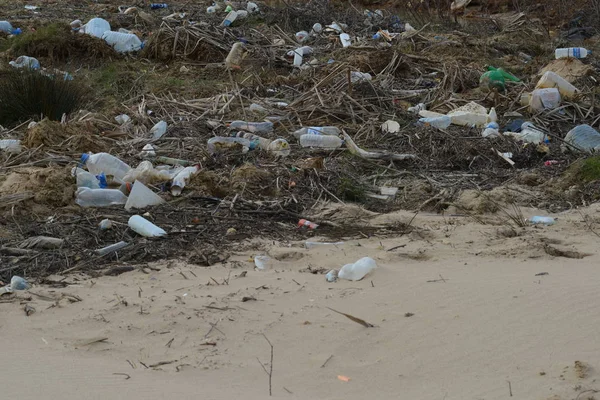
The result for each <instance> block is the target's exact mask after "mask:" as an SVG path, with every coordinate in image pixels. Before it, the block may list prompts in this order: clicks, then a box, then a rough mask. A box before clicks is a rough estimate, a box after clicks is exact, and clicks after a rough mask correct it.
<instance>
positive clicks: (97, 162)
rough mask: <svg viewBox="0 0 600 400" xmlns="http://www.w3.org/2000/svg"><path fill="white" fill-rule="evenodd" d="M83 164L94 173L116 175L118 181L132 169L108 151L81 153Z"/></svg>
mask: <svg viewBox="0 0 600 400" xmlns="http://www.w3.org/2000/svg"><path fill="white" fill-rule="evenodd" d="M81 164H82V165H84V166H85V167H86V168H87V170H88V171H90V172H91V173H92V174H94V175H99V174H101V173H104V174H105V175H106V176H112V177H114V178H115V179H116V180H117V181H122V180H123V178H124V177H125V175H127V173H128V172H129V171H130V170H131V167H130V166H129V165H127V164H125V163H124V162H123V161H121V160H119V159H118V158H117V157H115V156H113V155H111V154H108V153H96V154H87V153H84V154H82V155H81Z"/></svg>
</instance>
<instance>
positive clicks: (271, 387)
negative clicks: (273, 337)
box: [256, 333, 273, 396]
mask: <svg viewBox="0 0 600 400" xmlns="http://www.w3.org/2000/svg"><path fill="white" fill-rule="evenodd" d="M262 335H263V337H264V338H265V340H266V341H267V343H269V346H271V365H270V366H269V370H268V371H267V368H266V367H265V365H264V364H263V363H262V362H260V360H259V359H258V357H257V358H256V360H257V361H258V363H259V364H260V366H261V367H262V368H263V370H264V371H265V373H266V374H267V375H269V396H273V344H272V343H271V341H270V340H269V338H268V337H267V335H265V334H264V333H263V334H262Z"/></svg>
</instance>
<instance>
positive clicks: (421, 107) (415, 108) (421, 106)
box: [407, 103, 427, 114]
mask: <svg viewBox="0 0 600 400" xmlns="http://www.w3.org/2000/svg"><path fill="white" fill-rule="evenodd" d="M423 110H427V106H426V105H425V104H423V103H419V104H417V105H416V106H413V107H408V109H407V111H408V112H411V113H414V114H418V113H419V112H421V111H423Z"/></svg>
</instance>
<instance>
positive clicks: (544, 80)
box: [535, 71, 579, 99]
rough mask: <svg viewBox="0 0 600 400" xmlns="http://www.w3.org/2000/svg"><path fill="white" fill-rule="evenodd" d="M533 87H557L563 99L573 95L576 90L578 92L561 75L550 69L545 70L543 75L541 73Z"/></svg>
mask: <svg viewBox="0 0 600 400" xmlns="http://www.w3.org/2000/svg"><path fill="white" fill-rule="evenodd" d="M535 88H536V89H545V88H557V89H558V91H559V92H560V95H561V96H562V97H563V98H564V99H570V98H572V97H573V96H575V94H576V93H577V92H579V90H578V89H577V88H576V87H575V86H573V85H571V84H570V83H569V82H568V81H567V80H566V79H564V78H563V77H562V76H560V75H558V74H557V73H555V72H552V71H547V72H546V73H544V75H542V77H541V78H540V80H539V81H538V83H537V85H536V86H535Z"/></svg>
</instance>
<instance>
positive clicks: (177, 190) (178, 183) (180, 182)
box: [171, 165, 200, 196]
mask: <svg viewBox="0 0 600 400" xmlns="http://www.w3.org/2000/svg"><path fill="white" fill-rule="evenodd" d="M199 170H200V167H198V166H197V165H194V166H193V167H186V168H184V169H183V170H182V171H181V172H179V173H178V174H177V175H175V177H174V178H173V184H172V185H171V194H172V195H173V196H179V195H180V194H181V192H182V191H183V188H184V187H185V185H186V184H187V183H188V182H189V180H190V179H191V178H192V176H193V175H195V174H196V173H197V172H198V171H199Z"/></svg>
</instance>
